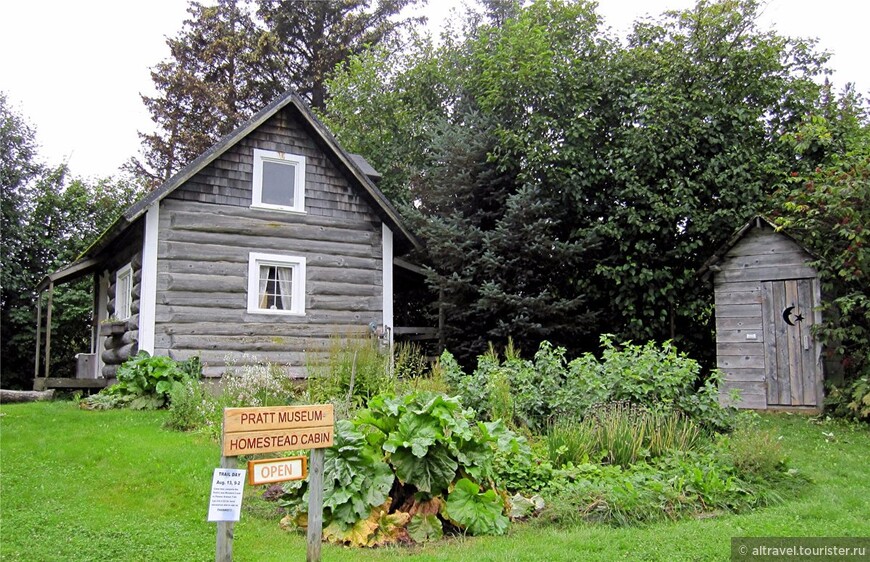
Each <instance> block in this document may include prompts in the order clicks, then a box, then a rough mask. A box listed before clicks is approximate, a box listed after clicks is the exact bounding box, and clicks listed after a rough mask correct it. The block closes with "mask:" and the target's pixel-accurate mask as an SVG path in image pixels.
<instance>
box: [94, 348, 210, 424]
mask: <svg viewBox="0 0 870 562" xmlns="http://www.w3.org/2000/svg"><path fill="white" fill-rule="evenodd" d="M201 375H202V363H200V360H199V357H192V358H191V359H188V360H187V361H175V360H174V359H172V358H171V357H166V356H164V355H155V356H153V357H152V356H151V355H150V354H149V353H148V352H147V351H140V352H139V353H138V354H136V356H135V357H131V358H130V359H128V360H127V361H125V362H124V363H123V364H122V365H121V366H120V367H119V368H118V373H117V378H118V383H117V384H114V385H112V386H110V387H108V388H105V389H103V390H102V391H100V392H99V393H98V394H95V395H93V396H89V397H88V398H85V399H84V400H83V401H82V407H84V408H90V409H108V408H121V407H128V408H133V409H136V410H144V409H156V408H162V407H165V406H168V405H169V403H170V396H171V394H172V392H173V390H175V391H176V392H177V391H178V389H179V388H180V387H182V386H183V385H184V384H185V382H186V381H190V380H197V379H199V377H200V376H201Z"/></svg>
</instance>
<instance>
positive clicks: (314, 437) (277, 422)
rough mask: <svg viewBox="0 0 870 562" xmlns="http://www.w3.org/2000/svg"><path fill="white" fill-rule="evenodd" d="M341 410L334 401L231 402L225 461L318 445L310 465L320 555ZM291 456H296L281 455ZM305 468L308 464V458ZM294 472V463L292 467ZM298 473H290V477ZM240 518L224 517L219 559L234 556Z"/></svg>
mask: <svg viewBox="0 0 870 562" xmlns="http://www.w3.org/2000/svg"><path fill="white" fill-rule="evenodd" d="M334 425H335V412H334V410H333V407H332V404H312V405H308V406H272V407H270V406H266V407H261V408H225V409H224V427H223V429H224V431H223V439H222V443H221V451H222V456H221V467H224V468H235V467H236V464H237V457H238V456H239V455H253V454H257V453H274V452H277V451H291V450H300V449H312V451H311V465H310V466H309V467H307V468H308V476H309V479H308V488H309V492H308V555H307V560H309V561H310V562H314V561H319V560H320V542H321V540H322V534H323V459H324V451H323V450H324V449H325V448H327V447H332V438H333V433H334V431H333V429H334ZM280 460H284V461H291V460H293V459H280ZM302 466H303V469H302V470H303V471H304V470H305V468H304V467H305V464H304V463H303V464H302ZM287 471H288V475H289V476H292V475H293V469H292V468H288V469H287ZM290 479H292V478H290V477H288V478H287V480H290ZM234 525H235V523H234V522H229V521H228V522H219V523H218V529H217V548H216V554H215V560H216V562H232V559H233V526H234Z"/></svg>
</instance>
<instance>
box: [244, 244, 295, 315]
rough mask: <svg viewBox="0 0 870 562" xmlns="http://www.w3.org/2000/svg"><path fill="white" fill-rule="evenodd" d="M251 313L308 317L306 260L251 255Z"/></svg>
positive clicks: (275, 255)
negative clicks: (306, 312) (303, 315)
mask: <svg viewBox="0 0 870 562" xmlns="http://www.w3.org/2000/svg"><path fill="white" fill-rule="evenodd" d="M248 312H254V313H260V314H284V315H302V314H305V258H303V257H299V256H283V255H277V254H261V253H257V252H251V254H250V256H249V258H248Z"/></svg>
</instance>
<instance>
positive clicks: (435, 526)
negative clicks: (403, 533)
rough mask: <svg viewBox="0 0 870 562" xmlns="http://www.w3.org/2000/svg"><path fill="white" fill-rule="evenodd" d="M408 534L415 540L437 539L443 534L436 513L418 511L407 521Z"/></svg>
mask: <svg viewBox="0 0 870 562" xmlns="http://www.w3.org/2000/svg"><path fill="white" fill-rule="evenodd" d="M408 535H409V536H410V537H411V538H412V539H414V540H415V541H416V542H428V541H437V540H438V539H440V538H441V537H442V536H444V530H443V529H442V526H441V520H440V519H438V516H437V515H432V514H430V515H423V514H419V513H418V514H417V515H415V516H414V517H412V518H411V522H410V523H408Z"/></svg>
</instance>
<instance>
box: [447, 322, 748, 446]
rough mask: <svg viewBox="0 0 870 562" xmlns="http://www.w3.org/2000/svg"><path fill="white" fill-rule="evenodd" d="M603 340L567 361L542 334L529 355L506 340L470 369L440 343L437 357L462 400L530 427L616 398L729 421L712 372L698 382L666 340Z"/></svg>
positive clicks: (706, 421) (711, 423) (702, 419)
mask: <svg viewBox="0 0 870 562" xmlns="http://www.w3.org/2000/svg"><path fill="white" fill-rule="evenodd" d="M601 343H602V346H603V352H602V357H601V359H600V360H599V359H598V358H596V357H595V356H594V355H592V354H589V353H587V354H585V355H583V356H581V357H578V358H576V359H574V360H572V361H571V362H566V358H565V350H564V349H563V348H560V347H556V348H554V347H553V346H552V345H551V344H549V343H548V342H544V343H542V344H541V346H540V348H539V349H538V351H537V353H536V354H535V357H534V360H533V361H529V360H523V359H521V358H519V356H518V355H517V353H516V351H515V350H513V349H512V347H511V346H509V347H508V349H507V350H506V353H505V359H504V361H502V362H499V359H498V356H497V355H496V353H495V352H494V350H492V349H490V351H489V352H488V353H486V354H484V355H482V356H480V357H479V358H478V365H477V368H476V369H475V371H474V372H473V373H471V374H466V373H464V372H463V371H462V369H461V368H460V367H459V365H458V363H457V362H456V361H455V359H454V358H453V356H452V355H450V353H449V352H446V351H445V352H444V353H443V354H442V356H441V359H440V364H441V365H442V368H443V369H444V373H445V376H446V380H447V382H448V384H450V386H451V388H452V389H453V390H454V391H455V392H457V393H458V394H459V395H460V396H461V398H462V401H463V403H464V404H465V405H466V406H469V407H471V408H474V409H475V410H476V411H478V412H480V413H481V414H482V415H484V416H486V417H489V418H491V419H492V418H498V417H503V416H508V418H503V419H507V421H508V423H511V422H513V423H516V424H518V425H522V426H525V427H528V428H529V429H531V430H532V431H538V432H540V431H543V430H545V428H547V427H549V426H550V425H551V424H552V422H553V421H554V420H556V419H565V418H569V419H581V418H582V417H583V415H584V414H585V412H586V411H587V410H588V409H589V408H590V407H592V405H594V404H600V403H607V402H613V401H618V400H627V401H630V402H632V403H637V404H641V405H644V406H647V407H650V408H657V409H674V410H680V411H682V412H684V413H686V414H687V415H688V416H689V417H690V418H692V419H693V420H694V421H695V422H697V423H700V424H702V425H704V426H707V427H711V428H713V429H727V428H728V427H729V426H730V423H731V417H732V415H733V411H732V410H730V409H727V408H724V407H722V406H721V405H720V404H719V393H718V384H719V374H718V372H714V373H713V374H711V375H710V376H709V377H707V379H706V380H704V381H703V383H701V375H700V371H701V369H700V365H699V364H698V363H697V362H696V361H694V360H692V359H690V358H688V357H687V356H686V355H685V354H681V353H678V352H677V350H676V348H675V347H674V346H673V345H672V344H671V343H670V342H666V343H664V344H663V345H662V346H658V345H656V344H655V343H648V344H646V345H643V346H640V345H634V344H630V343H629V344H623V345H621V346H617V345H615V344H614V343H613V341H612V339H611V338H610V336H607V335H605V336H602V337H601ZM505 383H507V384H508V385H509V387H510V391H509V392H506V389H505V388H504V385H505Z"/></svg>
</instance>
